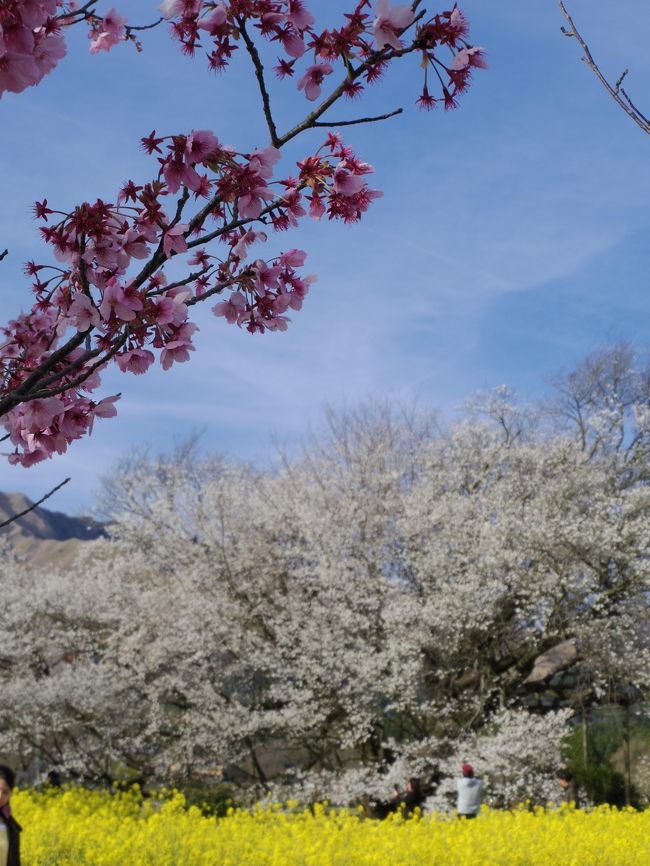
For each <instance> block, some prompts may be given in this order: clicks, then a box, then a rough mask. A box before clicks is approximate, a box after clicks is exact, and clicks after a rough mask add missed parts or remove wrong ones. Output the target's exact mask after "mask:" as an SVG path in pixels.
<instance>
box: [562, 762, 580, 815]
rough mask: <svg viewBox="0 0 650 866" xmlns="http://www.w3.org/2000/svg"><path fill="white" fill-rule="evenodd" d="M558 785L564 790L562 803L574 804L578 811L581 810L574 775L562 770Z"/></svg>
mask: <svg viewBox="0 0 650 866" xmlns="http://www.w3.org/2000/svg"><path fill="white" fill-rule="evenodd" d="M557 783H558V785H559V786H560V788H562V802H563V803H567V804H569V803H573V805H574V806H575V807H576V809H579V808H580V796H579V794H578V785H577V784H576V780H575V779H574V778H573V774H572V773H570V772H569V771H568V770H562V771H561V772H560V773H558V774H557Z"/></svg>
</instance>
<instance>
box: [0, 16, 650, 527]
mask: <svg viewBox="0 0 650 866" xmlns="http://www.w3.org/2000/svg"><path fill="white" fill-rule="evenodd" d="M107 5H108V4H101V6H100V8H102V7H103V8H105V7H106V6H107ZM114 5H115V6H116V7H117V8H118V10H119V11H121V12H123V14H126V15H127V17H128V19H129V21H130V22H132V23H146V22H147V21H149V20H151V19H152V18H153V17H154V16H155V14H156V8H157V3H155V2H149V0H115V3H114ZM310 5H311V8H313V9H314V10H315V11H318V9H319V7H320V8H322V9H325V10H327V14H328V15H329V16H331V19H332V20H334V19H335V13H336V10H337V9H347V7H348V6H352V5H353V4H352V3H342V2H339V0H312V2H311V4H310ZM425 5H426V6H427V7H428V8H432V9H433V7H434V4H432V3H431V2H430V0H427V3H426V4H425ZM567 5H568V6H569V8H570V10H571V12H572V13H573V16H574V19H575V21H576V23H577V24H578V26H579V27H580V29H581V31H582V33H583V35H584V36H585V37H586V38H587V41H588V43H589V45H590V47H591V49H592V52H593V54H594V56H595V57H596V58H597V59H598V60H599V61H600V63H601V65H602V68H603V70H604V71H605V72H606V73H607V74H608V75H610V77H612V78H613V79H615V78H617V77H618V75H619V73H620V72H621V71H622V69H623V68H624V67H626V66H629V68H630V74H629V78H628V86H629V90H630V92H631V93H633V94H635V95H636V96H637V97H638V98H639V101H640V102H641V103H642V102H643V97H644V95H646V94H647V92H648V83H649V81H650V55H649V54H648V52H647V39H648V36H649V35H650V16H649V15H648V11H647V3H646V2H645V0H602V2H600V3H598V4H594V3H593V2H589V0H570V2H568V3H567ZM461 8H462V9H463V10H464V11H465V12H466V14H467V15H468V17H469V20H470V23H471V28H472V29H471V37H472V41H473V42H474V43H475V44H480V45H482V46H485V48H486V51H487V54H488V60H489V63H490V69H489V70H488V71H487V72H483V73H480V74H478V75H476V77H475V82H474V86H473V87H472V89H471V90H470V92H469V93H468V94H467V95H466V96H465V97H464V98H463V101H462V104H461V107H460V109H459V110H458V111H457V112H453V113H447V114H445V113H444V112H442V111H435V112H432V113H430V114H427V113H424V112H419V111H418V110H417V109H416V108H415V106H414V100H415V99H416V97H417V95H418V92H419V86H420V78H419V74H418V73H419V70H418V69H417V68H416V61H415V60H413V59H411V60H408V61H405V62H404V63H403V64H402V66H401V67H400V68H399V69H397V70H396V71H395V72H394V73H393V74H391V75H390V76H389V78H388V79H387V80H386V81H385V83H384V86H383V87H381V88H379V89H377V90H376V91H373V92H371V93H370V94H369V95H368V98H367V99H366V100H365V101H364V102H362V103H361V104H360V105H358V106H357V110H360V111H362V113H363V114H366V113H372V112H375V111H382V110H383V111H385V110H390V109H393V108H396V107H397V106H404V108H405V113H404V115H402V116H401V117H398V118H395V119H392V120H389V121H387V122H385V123H383V124H373V125H371V126H368V127H353V128H351V129H349V130H348V131H347V132H346V139H347V140H349V141H350V143H352V144H353V145H354V146H355V148H356V149H357V151H358V152H359V154H360V155H361V156H362V157H363V158H365V159H366V160H367V161H369V162H370V163H372V164H373V165H374V166H375V168H376V172H377V174H376V178H375V185H376V186H377V187H379V188H381V189H383V190H384V198H383V199H381V200H379V201H378V202H377V203H376V204H375V205H374V207H373V209H372V210H371V212H370V213H369V214H367V215H366V217H365V218H364V220H363V222H362V223H361V224H359V225H357V226H354V227H344V226H340V225H334V224H328V223H312V224H307V225H305V226H304V228H303V229H301V230H299V231H297V232H294V233H293V234H292V235H291V236H290V237H289V236H281V237H280V238H278V240H277V241H274V240H273V239H272V240H271V243H276V245H277V248H278V249H284V248H286V247H287V246H299V247H302V248H304V249H306V250H307V251H308V253H309V258H308V264H309V270H313V271H315V272H316V273H317V274H318V277H319V280H318V283H316V285H315V286H314V287H313V288H312V292H311V294H310V296H309V297H308V299H307V302H306V304H305V306H304V308H303V310H302V311H301V312H300V313H296V314H293V323H292V325H291V326H290V329H289V331H288V332H287V333H285V334H268V335H264V336H261V337H260V336H259V335H257V336H251V335H249V334H248V333H246V332H243V331H239V330H238V329H236V328H234V327H231V326H227V325H226V324H225V322H224V321H223V320H221V319H219V320H218V319H215V318H214V317H213V316H212V315H211V314H210V312H209V310H208V309H207V308H206V309H203V310H199V311H198V313H197V319H196V321H197V322H198V324H199V325H200V327H201V331H200V334H199V335H198V339H197V340H196V344H197V351H196V352H195V354H194V356H193V358H192V360H191V362H190V363H189V364H183V365H175V366H174V368H173V369H172V370H171V371H170V372H168V373H163V372H162V371H160V370H159V369H157V370H156V371H155V372H153V373H150V374H148V375H147V376H145V377H138V378H135V377H132V376H129V375H124V374H120V373H119V371H118V370H117V369H116V370H115V371H113V372H111V373H108V374H105V376H104V383H105V385H104V388H103V394H104V395H105V394H112V393H115V392H117V391H121V392H122V394H123V397H122V400H121V401H120V403H119V414H118V417H117V418H116V419H113V420H111V421H103V422H101V421H100V422H99V423H98V424H97V425H96V428H95V432H94V433H93V435H92V437H91V438H90V439H88V440H86V441H83V442H80V443H76V444H74V445H73V446H72V447H71V449H70V451H69V453H68V454H67V455H65V456H64V457H62V458H57V459H55V460H51V461H48V462H46V463H44V464H40V465H38V466H36V467H33V468H31V469H29V470H25V469H22V468H14V467H9V466H8V465H6V464H5V463H2V464H0V489H2V490H6V491H8V490H22V491H24V492H26V493H27V494H28V495H30V496H32V497H33V498H36V497H37V496H39V495H41V494H42V493H44V492H45V491H46V490H47V489H49V487H51V486H53V485H54V484H55V483H57V482H58V481H60V480H61V479H62V478H64V477H65V476H67V475H70V476H72V481H71V483H70V484H68V485H67V487H66V488H64V489H63V490H62V491H61V492H60V493H59V494H57V497H56V499H53V500H51V507H53V508H57V509H60V510H68V511H71V512H72V511H83V510H86V509H88V508H89V507H90V506H91V505H92V499H93V492H94V490H95V489H96V487H97V484H98V481H99V478H100V476H101V475H102V474H105V473H107V472H108V471H109V470H110V467H111V465H112V464H113V462H114V461H115V460H116V459H118V458H119V456H120V455H121V454H123V453H124V452H125V451H126V450H127V449H128V448H129V447H130V446H131V445H134V444H151V446H152V447H153V448H155V449H164V448H166V447H169V446H170V445H172V444H173V442H174V441H175V440H178V439H182V438H183V437H185V436H187V435H189V434H191V433H192V432H193V431H196V430H203V431H204V432H203V442H204V446H205V447H206V448H209V449H211V450H215V451H220V452H223V453H225V454H228V455H231V456H232V457H235V458H237V457H241V458H245V459H248V458H254V459H259V460H266V459H269V458H271V457H272V454H273V450H274V446H273V442H274V441H280V442H283V443H285V444H287V445H289V446H292V445H296V444H297V443H298V442H299V441H300V439H301V437H302V436H303V435H304V434H305V433H306V432H307V431H308V429H309V428H314V427H317V426H318V425H319V423H320V419H321V417H322V410H323V407H324V406H325V404H332V405H334V406H340V405H342V404H348V405H350V404H354V403H355V402H357V401H359V400H364V399H368V398H388V399H391V400H393V399H395V400H397V399H401V400H407V401H410V400H412V399H417V400H418V402H419V403H420V405H422V406H431V407H439V408H440V409H441V410H442V411H443V412H444V413H446V414H451V413H453V412H454V410H455V409H456V408H457V407H458V406H459V405H460V404H461V403H462V401H463V400H464V398H465V397H466V396H467V395H468V394H470V393H471V392H473V391H475V390H477V389H481V388H488V387H493V386H497V385H499V384H502V383H507V384H509V385H511V386H513V387H514V388H515V389H516V390H517V391H518V393H519V394H520V395H521V396H522V397H524V398H528V397H535V396H537V395H539V394H540V393H541V392H542V391H543V389H544V387H545V384H544V383H545V381H546V380H547V378H548V376H549V375H552V374H554V373H556V372H557V371H558V370H560V369H563V368H570V367H571V366H572V365H573V364H574V363H575V362H576V361H578V360H579V359H580V358H581V357H583V356H584V355H585V354H586V353H587V352H588V351H590V350H591V349H593V348H594V347H595V346H597V345H600V344H602V343H604V342H607V341H612V340H617V339H621V338H624V339H629V340H631V341H632V342H634V343H635V344H636V345H638V346H639V347H640V348H646V347H647V343H648V327H647V322H648V313H649V312H650V300H649V298H648V291H647V283H648V276H647V275H648V271H649V270H650V268H649V265H650V243H649V238H650V207H649V206H648V201H649V200H650V195H649V193H650V172H648V170H647V164H648V150H649V148H650V139H649V138H648V137H647V136H644V135H643V134H642V133H641V131H640V130H639V129H638V128H637V127H635V126H634V125H633V124H632V123H631V122H630V121H629V120H628V119H627V118H626V117H625V116H624V114H623V113H622V112H621V111H620V109H619V108H617V107H616V106H615V105H614V103H613V102H612V101H611V100H610V99H609V97H608V96H607V94H606V93H605V92H604V90H602V88H601V87H600V86H599V84H598V83H597V81H596V79H595V78H594V76H593V75H592V74H591V73H590V72H589V70H588V69H587V68H586V67H585V65H584V64H582V63H581V62H580V53H579V46H578V45H577V44H576V43H575V42H573V41H571V40H568V39H566V38H565V37H563V36H562V34H561V33H560V26H561V24H562V23H563V19H562V17H561V15H560V12H559V10H558V8H557V5H556V3H555V0H534V2H522V0H500V2H499V3H496V2H495V3H486V2H485V0H466V2H464V3H461ZM77 29H78V31H79V32H77V34H76V35H73V34H72V33H71V34H70V38H69V55H68V57H67V58H66V59H65V60H64V61H63V62H62V63H61V65H60V66H59V68H58V69H57V70H55V71H54V73H53V74H52V75H50V76H49V77H48V78H46V79H45V80H44V81H43V83H42V84H41V85H40V86H39V87H37V88H32V89H31V90H30V91H26V92H25V93H23V94H20V95H19V96H13V95H9V96H6V97H5V98H4V99H3V100H2V101H1V102H0V129H1V130H2V145H1V146H0V176H1V177H2V179H3V193H4V195H3V201H2V205H1V206H0V249H3V248H4V247H5V246H7V247H9V250H10V255H9V256H8V257H7V259H5V260H4V262H3V263H2V264H1V265H0V288H1V290H2V294H1V295H0V297H1V299H2V300H1V306H0V312H1V314H2V318H3V320H5V319H7V318H9V317H11V316H12V315H15V314H16V313H17V312H18V311H19V309H20V308H21V307H22V306H25V305H26V304H27V303H28V298H29V289H28V284H27V281H26V279H25V277H24V276H23V275H22V273H21V264H22V262H24V261H25V260H26V259H27V258H31V257H35V258H36V259H37V260H38V259H39V258H40V259H41V260H43V259H44V258H46V252H45V250H44V248H43V246H42V245H41V244H40V242H39V240H38V237H37V234H36V225H35V223H34V221H33V220H32V218H31V212H30V207H31V204H32V202H33V201H34V200H35V199H36V198H42V197H43V196H44V195H45V196H47V198H48V200H49V201H50V202H51V203H52V202H53V203H55V204H56V205H60V206H62V207H70V206H72V205H74V204H75V203H76V202H78V201H82V200H84V199H86V198H90V199H94V198H95V197H97V196H100V197H104V198H107V199H109V200H113V199H114V196H115V191H116V190H117V189H118V188H119V186H120V185H121V182H122V181H123V180H124V179H126V178H127V177H134V178H135V179H139V178H143V177H148V176H149V174H150V163H149V161H148V159H147V157H145V156H144V155H143V154H142V153H141V152H140V150H139V148H138V141H139V138H140V136H141V135H143V134H146V133H148V132H149V131H150V130H151V129H153V128H156V129H157V130H159V131H163V132H165V133H167V132H177V131H186V130H189V129H191V128H211V129H213V130H214V131H215V133H216V134H217V136H218V137H219V138H220V140H222V141H224V142H227V143H232V144H235V145H236V146H237V147H238V148H239V149H241V150H249V149H253V148H254V147H256V146H261V145H264V144H266V143H267V136H266V133H265V127H264V125H263V123H262V121H261V117H260V114H259V112H258V111H257V105H258V102H257V93H256V91H255V89H254V85H253V82H252V79H251V76H250V74H249V72H248V69H247V68H246V66H245V64H241V65H239V64H237V65H236V66H235V68H233V70H232V71H231V72H230V73H227V75H225V76H223V77H220V78H218V77H217V78H215V77H208V76H207V75H206V73H205V71H204V68H203V64H202V62H201V61H200V60H194V61H190V60H187V59H186V58H184V57H182V56H181V54H180V52H178V50H177V48H176V47H175V45H174V44H173V43H172V42H171V41H170V40H169V39H168V37H167V36H166V34H165V33H164V32H162V30H158V31H152V32H150V33H149V34H147V35H146V37H145V38H144V39H143V42H144V52H143V53H142V54H141V55H138V54H137V53H136V52H135V51H134V50H132V49H131V47H130V46H118V47H117V48H116V49H114V50H113V51H112V52H111V53H110V54H109V55H101V56H95V57H91V56H90V55H89V54H88V50H87V40H86V38H85V33H84V32H83V30H81V28H77ZM276 102H277V113H278V115H279V116H280V117H281V118H282V120H281V122H280V124H279V125H280V126H281V127H283V128H284V127H288V126H289V125H291V121H292V120H293V119H299V118H300V117H301V116H302V114H303V113H304V110H305V108H306V105H307V104H306V103H305V101H304V100H303V98H302V97H301V96H300V95H299V94H298V93H297V92H296V90H295V84H294V83H292V82H288V83H286V84H284V85H280V86H279V87H278V91H277V96H276ZM250 106H252V109H253V110H252V111H251V109H250V108H249V107H250ZM641 107H642V108H643V107H644V106H643V105H641ZM645 108H646V109H648V110H650V105H647V104H646V105H645ZM353 110H354V108H350V107H345V106H344V107H342V108H341V109H336V110H333V111H332V113H331V117H332V118H334V119H340V118H342V117H344V116H351V112H352V111H353ZM305 152H306V147H305V146H304V145H301V144H300V142H297V143H295V145H294V146H293V147H291V148H290V149H289V152H288V153H287V156H286V162H285V163H284V164H285V165H286V166H287V167H288V168H287V170H289V167H290V166H291V164H292V163H293V162H295V160H296V159H299V158H300V157H301V156H302V155H303V154H304V153H305ZM267 247H268V250H269V251H268V252H266V253H265V254H266V255H270V254H271V245H270V244H269V245H267Z"/></svg>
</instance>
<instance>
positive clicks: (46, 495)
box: [0, 478, 70, 529]
mask: <svg viewBox="0 0 650 866" xmlns="http://www.w3.org/2000/svg"><path fill="white" fill-rule="evenodd" d="M68 481H70V479H69V478H66V479H64V480H63V481H62V482H61V483H60V484H57V485H56V487H53V488H52V489H51V490H50V492H49V493H46V494H45V496H42V497H41V498H40V499H39V500H38V502H34V503H33V505H30V506H29V508H26V509H25V510H24V511H20V512H19V513H18V514H14V515H13V516H12V517H9V518H8V519H7V520H5V521H3V522H2V523H0V529H3V528H4V527H5V526H9V524H10V523H13V522H14V520H18V519H19V518H20V517H24V516H25V515H26V514H29V512H30V511H33V510H34V509H35V508H38V506H39V505H41V504H42V503H43V502H45V500H46V499H49V498H50V496H52V494H54V493H56V491H57V490H60V489H61V488H62V487H63V485H64V484H67V483H68Z"/></svg>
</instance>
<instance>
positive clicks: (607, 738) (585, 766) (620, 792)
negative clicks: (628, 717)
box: [562, 711, 639, 807]
mask: <svg viewBox="0 0 650 866" xmlns="http://www.w3.org/2000/svg"><path fill="white" fill-rule="evenodd" d="M586 730H587V744H586V745H587V748H586V755H585V744H584V742H583V737H584V734H585V729H584V728H583V727H582V725H578V726H576V727H575V728H574V729H573V731H572V732H571V733H570V734H569V735H568V736H567V738H566V740H565V741H564V744H563V749H562V752H563V755H564V758H565V761H566V764H567V767H568V768H569V770H570V771H571V773H572V774H573V776H574V778H575V780H576V782H577V784H578V786H579V787H580V788H581V789H582V791H584V793H585V794H586V796H587V797H588V798H589V800H591V801H592V802H593V803H594V804H596V805H600V804H603V803H608V804H609V805H611V806H617V807H622V806H625V805H626V803H625V778H624V776H623V773H621V772H619V771H618V770H617V769H615V767H614V766H613V765H612V760H611V759H612V757H613V756H614V754H615V752H617V751H618V750H619V749H620V748H621V746H622V745H623V725H622V722H621V717H620V714H619V713H617V712H611V711H601V712H597V713H595V714H594V716H593V717H592V718H590V719H589V723H588V725H587V729H586ZM585 757H586V760H585ZM630 800H631V805H632V806H638V804H639V794H638V792H637V791H636V790H635V789H634V787H633V786H632V787H631V788H630Z"/></svg>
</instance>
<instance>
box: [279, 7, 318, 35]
mask: <svg viewBox="0 0 650 866" xmlns="http://www.w3.org/2000/svg"><path fill="white" fill-rule="evenodd" d="M288 6H289V11H288V12H287V16H286V17H287V21H289V22H290V23H291V24H293V26H294V27H295V28H296V30H306V29H307V28H308V27H311V26H312V24H313V23H314V21H315V20H316V19H315V18H314V16H313V15H312V14H311V12H310V11H309V10H308V9H306V8H305V4H304V3H303V0H289V2H288Z"/></svg>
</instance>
